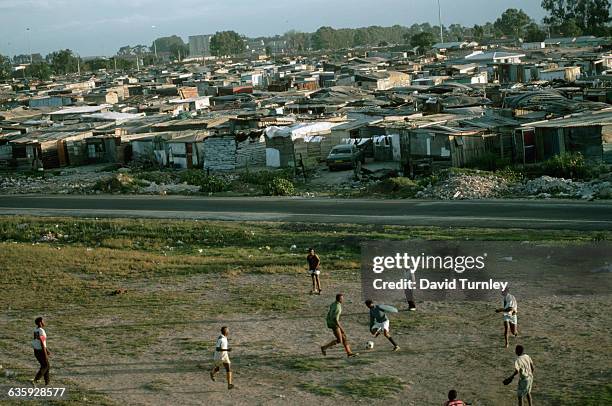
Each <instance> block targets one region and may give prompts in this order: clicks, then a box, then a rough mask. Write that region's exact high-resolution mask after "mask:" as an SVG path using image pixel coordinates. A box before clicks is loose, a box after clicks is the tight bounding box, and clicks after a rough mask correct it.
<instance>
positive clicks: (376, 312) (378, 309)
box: [365, 299, 400, 351]
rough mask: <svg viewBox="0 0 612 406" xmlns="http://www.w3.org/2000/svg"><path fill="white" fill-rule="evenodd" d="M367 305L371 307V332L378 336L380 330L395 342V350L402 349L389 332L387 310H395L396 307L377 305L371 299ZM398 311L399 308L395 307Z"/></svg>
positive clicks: (390, 340)
mask: <svg viewBox="0 0 612 406" xmlns="http://www.w3.org/2000/svg"><path fill="white" fill-rule="evenodd" d="M365 305H366V306H367V307H368V308H369V309H370V332H371V333H372V335H373V336H374V337H378V336H379V335H380V332H381V331H382V333H383V334H384V336H385V337H387V340H389V342H390V343H391V344H393V351H398V350H399V349H400V347H399V345H397V343H396V342H395V340H393V337H391V335H390V334H389V318H388V317H387V313H386V312H387V311H393V310H394V309H395V308H394V307H391V306H385V305H375V304H374V302H372V301H371V300H370V299H368V300H366V301H365ZM395 311H397V309H395Z"/></svg>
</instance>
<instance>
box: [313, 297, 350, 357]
mask: <svg viewBox="0 0 612 406" xmlns="http://www.w3.org/2000/svg"><path fill="white" fill-rule="evenodd" d="M343 301H344V295H343V294H342V293H338V294H337V295H336V301H335V302H334V303H332V304H331V305H330V306H329V311H328V312H327V319H326V321H327V328H329V329H331V330H332V332H333V333H334V337H336V338H335V340H332V341H330V342H329V343H328V344H325V345H324V346H322V347H321V352H322V353H323V355H327V352H326V351H327V349H329V348H331V347H333V346H334V345H336V344H342V345H343V346H344V351H346V356H347V357H355V356H357V355H358V354H356V353H354V352H352V351H351V347H350V346H349V344H348V342H347V340H346V334H345V333H344V329H343V328H342V326H341V325H340V314H342V302H343Z"/></svg>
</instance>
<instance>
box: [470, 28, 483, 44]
mask: <svg viewBox="0 0 612 406" xmlns="http://www.w3.org/2000/svg"><path fill="white" fill-rule="evenodd" d="M472 36H473V37H474V39H475V40H476V41H482V39H483V38H484V36H485V30H484V27H483V26H482V25H478V24H476V25H474V27H473V28H472Z"/></svg>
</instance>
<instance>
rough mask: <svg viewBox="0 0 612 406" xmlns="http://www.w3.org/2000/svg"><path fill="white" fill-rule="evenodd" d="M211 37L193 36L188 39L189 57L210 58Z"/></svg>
mask: <svg viewBox="0 0 612 406" xmlns="http://www.w3.org/2000/svg"><path fill="white" fill-rule="evenodd" d="M211 38H212V35H193V36H190V37H189V56H190V57H192V58H201V57H206V56H210V39H211Z"/></svg>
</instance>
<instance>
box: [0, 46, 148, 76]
mask: <svg viewBox="0 0 612 406" xmlns="http://www.w3.org/2000/svg"><path fill="white" fill-rule="evenodd" d="M35 55H37V54H34V55H32V56H30V55H27V56H26V55H17V56H16V57H14V58H13V61H11V59H10V58H8V57H6V56H3V55H0V80H6V79H10V78H23V77H25V78H32V79H39V80H48V79H50V78H51V76H52V75H66V74H74V73H77V72H78V71H79V68H80V70H81V72H82V73H85V72H94V71H97V70H100V69H107V70H110V69H115V68H116V69H118V70H130V69H133V68H135V67H136V63H135V62H134V61H131V60H127V59H122V58H112V59H107V58H95V59H89V60H87V61H83V60H82V59H81V58H80V57H79V56H77V55H75V54H74V53H73V52H72V51H71V50H70V49H62V50H59V51H55V52H51V53H50V54H48V55H47V56H46V57H45V58H42V57H41V56H40V55H38V57H35ZM13 65H22V68H21V69H19V70H13Z"/></svg>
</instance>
